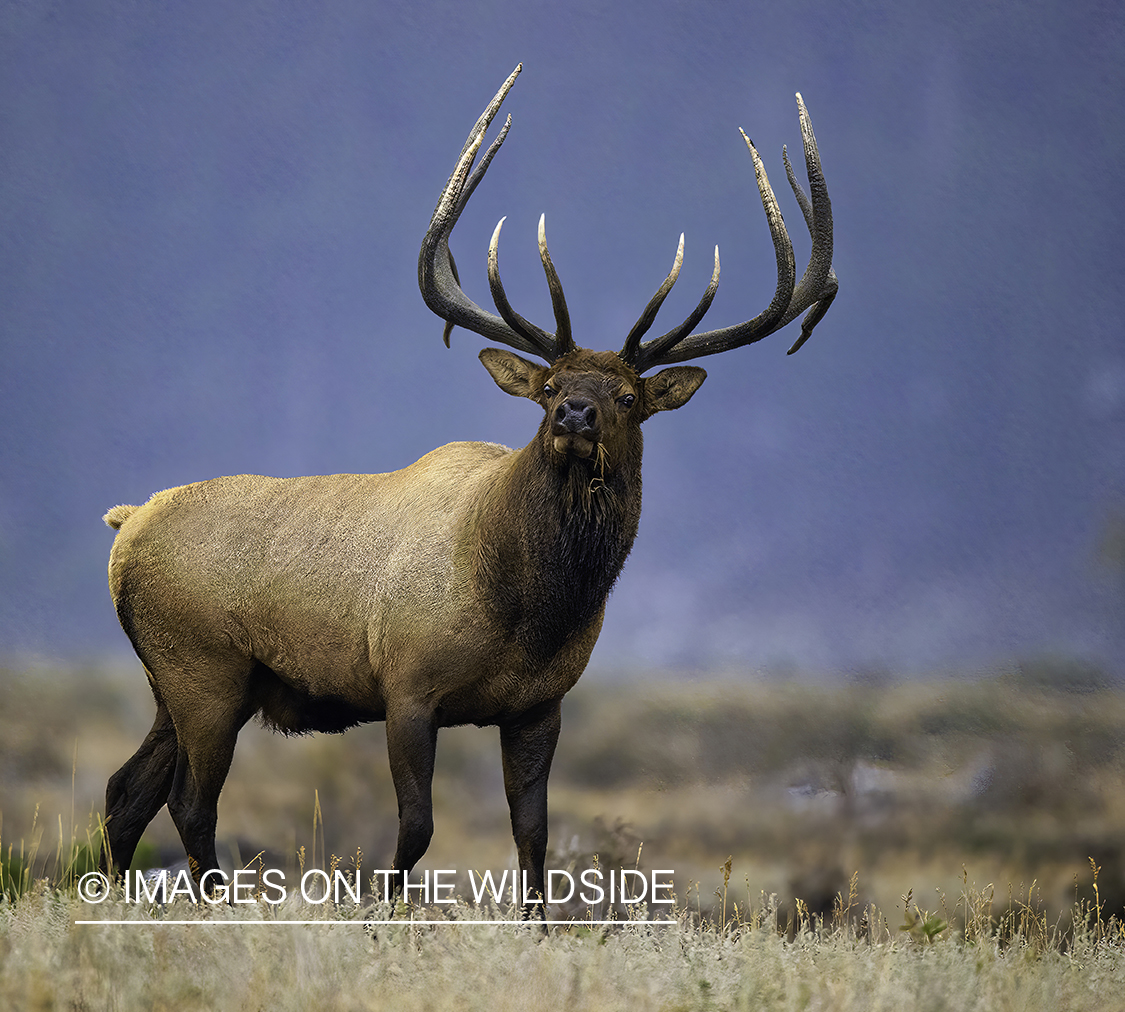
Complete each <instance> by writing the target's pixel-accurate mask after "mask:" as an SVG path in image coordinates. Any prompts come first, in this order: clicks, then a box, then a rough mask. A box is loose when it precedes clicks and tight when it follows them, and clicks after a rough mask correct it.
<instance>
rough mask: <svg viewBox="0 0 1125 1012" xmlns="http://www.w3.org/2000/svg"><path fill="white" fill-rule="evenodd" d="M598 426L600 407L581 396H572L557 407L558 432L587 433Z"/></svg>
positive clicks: (556, 430)
mask: <svg viewBox="0 0 1125 1012" xmlns="http://www.w3.org/2000/svg"><path fill="white" fill-rule="evenodd" d="M597 427H598V409H597V408H596V407H594V405H593V404H591V403H590V402H589V401H587V400H585V399H583V398H581V397H572V398H570V399H569V400H565V401H563V402H562V404H560V405H559V406H558V407H557V408H555V424H554V426H553V428H554V431H555V433H556V434H562V433H567V432H574V433H578V434H581V433H586V432H592V431H594V430H596V429H597Z"/></svg>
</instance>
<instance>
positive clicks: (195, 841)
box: [168, 672, 256, 885]
mask: <svg viewBox="0 0 1125 1012" xmlns="http://www.w3.org/2000/svg"><path fill="white" fill-rule="evenodd" d="M223 674H225V672H224V673H223ZM218 675H219V673H216V678H215V683H218V684H222V685H224V686H225V687H226V689H227V691H226V693H224V694H222V695H220V694H219V693H217V692H216V693H215V694H213V695H211V694H208V693H206V692H204V691H202V689H201V687H199V686H197V691H196V692H194V693H193V694H192V696H191V704H190V706H189V707H187V708H185V712H183V713H180V712H178V711H177V712H176V714H175V716H176V732H177V736H178V739H179V749H178V753H177V756H176V763H175V770H174V773H173V776H172V784H171V791H170V792H169V796H168V812H169V814H170V815H171V816H172V821H173V822H174V823H175V825H176V829H177V831H178V832H179V834H180V839H181V840H182V841H183V845H184V850H186V851H187V856H188V867H189V868H190V869H191V874H192V878H194V879H195V882H196V884H197V885H198V884H199V882H200V880H201V879H202V878H203V876H204V875H205V874H206V873H207V872H208V871H211V870H213V869H218V867H219V861H218V857H217V855H216V853H215V826H216V823H217V821H218V814H219V793H220V791H222V789H223V783H224V782H225V781H226V778H227V774H228V773H229V772H230V765H231V760H232V759H233V758H234V747H235V743H236V742H237V740H238V732H239V731H240V730H241V729H242V726H243V725H244V724H245V723H246V722H247V721H248V720H249V719H250V717H252V716H253V714H254V712H255V710H256V706H255V705H254V704H253V703H252V702H251V700H250V695H249V692H247V691H243V692H242V693H241V694H235V695H233V696H232V694H231V687H232V685H236V684H238V680H237V678H232V679H231V680H230V681H225V680H223V679H221V678H220V677H219V676H218ZM242 684H243V686H245V680H243V683H242Z"/></svg>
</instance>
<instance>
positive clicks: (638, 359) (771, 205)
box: [620, 92, 838, 373]
mask: <svg viewBox="0 0 1125 1012" xmlns="http://www.w3.org/2000/svg"><path fill="white" fill-rule="evenodd" d="M797 108H798V110H799V112H800V117H801V138H802V140H803V141H804V147H805V167H806V170H807V172H808V177H809V191H810V192H811V194H812V201H811V202H810V200H809V198H808V197H807V196H806V195H805V192H804V190H802V189H801V184H800V183H798V182H797V177H796V176H795V175H794V173H793V166H792V165H791V164H790V163H789V154H788V152H787V151H786V150H785V148H782V149H781V156H782V158H783V159H784V161H785V174H786V176H787V177H788V179H789V185H790V186H791V187H792V188H793V195H794V196H795V197H796V198H797V203H798V205H800V208H801V213H802V214H803V215H804V218H805V225H806V226H807V227H808V230H809V234H810V235H811V236H812V241H813V245H812V255H811V256H810V257H809V265H808V267H807V268H806V269H805V273H804V275H803V277H802V278H801V280H800V282H799V283H797V284H796V286H794V281H795V279H796V273H797V268H796V263H795V261H794V258H793V244H792V243H791V242H790V241H789V233H788V232H786V230H785V222H784V221H783V220H782V217H781V210H780V208H778V206H777V198H776V197H775V196H774V195H773V190H772V189H771V188H770V181H769V179H768V178H767V176H766V169H765V166H764V165H763V164H762V160H761V158H759V157H758V152H757V150H756V149H755V148H754V145H753V143H752V142H751V140H750V138H749V137H747V136H746V133H745V131H741V132H742V138H743V140H745V141H746V146H747V148H749V149H750V157H751V158H752V159H753V160H754V176H755V178H756V179H757V182H758V192H759V193H760V194H761V196H762V206H763V207H764V208H765V211H766V221H767V222H768V223H769V227H770V234H771V235H772V236H773V246H774V251H775V253H776V255H777V289H776V290H775V292H774V296H773V301H772V302H770V304H769V306H767V307H766V309H765V310H764V311H763V312H762V313H760V314H759V315H758V316H756V317H754V319H752V320H748V321H747V322H746V323H739V324H736V325H735V326H732V327H723V328H721V329H720V330H708V331H705V332H704V333H701V334H692V333H691V331H692V329H693V328H694V327H695V326H696V325H697V324H698V323H699V321H700V320H701V319H702V318H703V314H704V313H706V312H707V310H708V308H709V307H710V305H711V300H712V299H713V298H714V296H715V289H716V288H717V287H718V283H719V248H718V247H717V246H716V247H715V270H714V272H713V273H712V274H711V283H710V284H709V285H708V286H707V291H706V292H704V294H703V298H702V299H701V300H700V303H699V305H698V306H697V307H696V309H695V311H694V312H693V313H692V314H691V315H690V316H689V317H688V318H687V319H686V320H685V321H684V322H683V323H682V324H680V326H678V327H676V328H675V329H674V330H670V331H668V333H667V334H663V335H661V336H660V337H657V338H654V339H653V340H651V341H648V342H646V343H645V344H641V343H640V341H641V337H642V336H643V335H644V333H645V332H646V331H647V330H648V329H649V327H651V326H652V322H653V320H654V319H655V318H656V312H657V310H658V309H659V308H660V304H661V303H662V302H663V301H664V298H665V296H666V295H667V294H668V292H669V291H670V290H671V288H672V285H674V284H675V282H676V277H677V275H678V274H679V272H680V264H681V262H682V260H683V252H684V238H683V236H680V247H679V249H678V250H677V252H676V262H675V263H674V264H673V266H672V271H671V273H670V274H669V275H668V277H667V279H665V281H664V284H662V285H661V286H660V288H659V289H657V292H656V294H655V295H654V296H653V297H652V299H651V301H650V302H649V304H648V305H647V306H646V307H645V311H644V312H643V313H642V314H641V318H640V319H639V320H638V321H637V323H636V325H635V326H634V327H633V329H632V330H631V331H630V332H629V336H628V337H627V338H626V340H625V346H624V347H623V348H622V349H621V352H620V355H621V358H622V359H624V360H625V361H626V362H628V363H629V364H630V365H632V366H633V368H634V369H636V370H637V372H638V373H642V372H644V371H645V370H646V369H651V368H652V367H653V366H654V365H666V364H667V363H669V362H684V361H687V360H688V359H692V358H699V357H701V356H703V355H714V354H716V353H717V352H720V351H729V350H731V349H732V348H740V347H742V345H744V344H753V343H754V342H755V341H760V340H761V339H762V338H763V337H767V336H769V335H770V334H772V333H774V332H775V331H778V330H780V329H781V328H782V327H784V326H786V325H787V324H789V323H791V322H792V321H793V320H795V319H796V318H797V317H798V316H799V315H800V314H801V313H803V312H804V311H805V310H806V309H808V310H809V312H808V315H807V316H806V317H805V319H804V320H803V321H802V323H801V336H800V337H799V338H797V340H796V342H795V343H794V344H793V347H791V348H790V349H789V354H790V355H792V354H793V352H795V351H796V350H797V349H798V348H800V347H801V345H803V344H804V343H805V342H806V341H807V340H808V339H809V335H811V334H812V331H813V328H814V327H815V326H816V325H817V324H818V323H819V322H820V321H821V319H822V317H823V316H824V314H825V313H827V312H828V307H829V306H831V305H832V300H833V299H834V298H836V290H837V287H838V282H837V279H836V274H835V272H834V271H833V270H832V203H831V201H830V200H829V199H828V187H827V186H826V185H825V182H824V174H823V173H822V172H821V169H820V155H819V153H818V152H817V149H816V137H815V136H814V134H813V128H812V121H811V120H810V119H809V112H808V110H807V109H806V108H805V103H804V100H803V99H802V98H801V95H800V92H798V93H797ZM689 334H690V335H691V336H690V337H689V336H688V335H689Z"/></svg>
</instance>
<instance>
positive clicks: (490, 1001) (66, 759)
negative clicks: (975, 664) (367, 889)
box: [0, 660, 1125, 1010]
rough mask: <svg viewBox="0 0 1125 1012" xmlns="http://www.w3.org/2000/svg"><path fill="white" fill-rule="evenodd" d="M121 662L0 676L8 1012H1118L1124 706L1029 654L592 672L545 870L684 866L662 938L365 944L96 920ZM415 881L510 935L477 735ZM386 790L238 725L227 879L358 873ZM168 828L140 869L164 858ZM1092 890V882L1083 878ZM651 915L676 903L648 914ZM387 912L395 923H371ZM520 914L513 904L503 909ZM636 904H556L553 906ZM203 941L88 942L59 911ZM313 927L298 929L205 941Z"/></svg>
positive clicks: (471, 932)
mask: <svg viewBox="0 0 1125 1012" xmlns="http://www.w3.org/2000/svg"><path fill="white" fill-rule="evenodd" d="M152 709H153V705H152V702H151V699H150V698H149V697H148V691H147V689H146V687H145V685H144V680H143V677H142V676H141V674H140V673H139V671H117V670H109V669H90V670H71V671H65V672H60V671H53V670H37V671H36V670H25V671H21V672H18V673H16V672H6V673H4V674H3V676H2V677H0V818H2V822H0V851H2V862H0V869H2V875H3V878H2V880H0V889H2V892H3V895H4V898H3V900H0V1006H4V1005H5V1003H6V1004H7V1005H9V1006H11V1007H13V1008H24V1007H26V1008H57V1007H67V1008H121V1009H127V1008H160V1007H167V1008H177V1009H179V1008H196V1007H198V1008H232V1009H244V1008H255V1009H256V1008H270V1009H275V1008H303V1007H310V1006H311V1005H315V1006H316V1007H320V1008H341V1009H345V1008H346V1009H352V1008H356V1009H359V1008H384V1007H388V1008H389V1007H394V1008H435V1009H437V1008H445V1007H450V1008H453V1007H457V1008H473V1007H477V1006H478V1005H487V1006H488V1007H489V1008H490V1009H495V1008H504V1007H507V1006H509V1005H511V1006H512V1007H515V1006H517V1005H518V1006H519V1007H520V1008H528V1007H530V1008H536V1007H540V1006H541V1007H544V1008H546V1007H550V1008H557V1007H560V1005H563V1006H566V1007H574V1008H585V1007H591V1008H593V1007H597V1008H617V1007H622V1008H624V1007H629V1008H654V1009H679V1008H684V1009H686V1008H711V1007H714V1008H748V1009H749V1008H752V1009H774V1008H777V1009H789V1008H794V1009H795V1008H810V1009H813V1008H826V1009H850V1008H864V1009H873V1008H888V1009H889V1008H896V1009H897V1008H901V1007H909V1008H934V1009H943V1008H951V1009H953V1008H955V1009H969V1008H980V1009H994V1008H996V1009H1000V1008H1005V1009H1006V1008H1011V1009H1032V1008H1043V1009H1048V1008H1049V1009H1106V1010H1112V1009H1116V1010H1122V1009H1125V939H1123V937H1122V934H1121V928H1120V925H1121V920H1120V918H1121V915H1122V914H1123V913H1125V692H1123V691H1121V690H1120V689H1119V688H1116V687H1114V686H1113V685H1111V684H1106V682H1105V680H1104V679H1102V678H1101V677H1100V676H1099V674H1098V672H1096V671H1092V670H1089V669H1085V668H1082V667H1078V666H1075V665H1068V664H1065V663H1062V662H1058V661H1050V660H1044V661H1039V662H1036V663H1028V664H1024V665H1022V666H1013V667H1011V668H1010V669H1009V670H1005V671H1003V672H997V673H995V674H994V675H991V676H989V677H985V678H978V679H974V680H964V679H952V678H945V679H939V680H931V681H925V682H912V683H898V682H895V681H894V680H892V679H890V678H887V677H885V676H879V675H878V674H872V675H868V676H867V677H863V678H858V679H855V680H853V681H852V682H850V683H848V684H847V685H834V686H818V685H810V684H798V683H791V682H787V683H779V682H769V681H763V680H761V679H753V678H749V677H748V678H744V679H739V680H735V679H731V680H728V681H724V682H704V681H682V680H681V681H671V680H664V681H659V680H656V681H652V682H640V681H636V682H631V683H628V684H607V683H605V682H599V681H598V680H597V679H596V678H589V679H587V680H586V682H585V683H584V684H582V685H580V687H579V689H578V690H576V691H575V692H574V693H572V694H571V695H570V696H568V697H567V700H566V702H565V704H564V711H563V712H564V718H563V734H562V739H561V741H560V745H559V750H558V754H557V757H556V761H555V768H554V773H553V775H552V781H551V837H552V849H551V852H550V854H549V857H548V867H549V868H555V869H560V870H568V869H569V870H570V871H572V872H574V873H576V874H577V873H578V872H580V871H581V870H582V869H588V868H591V867H597V868H599V869H601V870H603V871H604V870H607V869H621V868H625V869H639V870H641V871H642V872H646V873H651V872H653V871H659V872H661V873H664V872H666V871H671V872H672V873H673V874H672V875H671V876H668V875H666V874H662V875H661V877H662V878H668V877H672V878H673V880H674V883H675V886H674V891H675V898H676V903H675V905H674V906H672V907H670V908H668V907H665V908H660V909H659V910H658V909H657V908H655V907H651V906H650V907H649V908H648V910H647V916H649V917H651V918H656V917H660V918H662V919H663V918H668V917H671V919H673V920H674V921H675V922H676V923H675V924H674V925H673V926H666V927H654V926H651V925H642V924H636V923H634V924H625V925H623V926H621V927H609V926H593V927H585V928H581V927H579V928H555V929H553V930H552V933H551V935H550V936H548V937H547V938H546V939H540V937H539V935H538V934H537V933H535V932H533V931H530V929H527V928H523V927H513V926H506V927H505V926H501V927H479V926H470V925H466V924H460V925H450V926H444V925H437V926H424V925H422V926H420V925H415V926H408V925H406V924H397V923H396V924H395V925H392V926H385V925H383V926H378V927H375V928H372V927H370V926H368V927H366V928H365V927H364V926H363V923H362V922H363V921H364V919H365V918H366V919H368V920H370V919H371V918H373V917H374V918H376V919H378V918H379V917H380V916H381V914H380V908H371V907H363V906H361V907H358V908H357V907H354V906H348V905H347V904H346V903H345V904H343V905H341V906H339V907H336V906H334V905H332V904H321V905H316V904H311V905H310V904H303V903H302V902H301V901H300V900H299V898H298V897H296V896H290V897H289V898H288V899H287V900H286V902H285V903H284V904H281V905H279V906H276V907H274V906H270V907H269V908H268V909H267V908H266V907H264V906H263V905H262V904H261V903H260V902H259V903H254V904H250V905H248V906H244V907H221V908H211V907H207V906H200V907H197V906H194V905H192V904H190V903H188V902H186V901H184V900H180V901H177V902H174V903H171V904H168V905H164V904H161V903H147V902H146V903H143V904H136V903H126V902H125V901H124V899H123V898H122V896H121V895H120V892H118V893H117V894H116V895H115V897H114V898H111V899H110V900H109V901H108V902H106V903H102V904H99V905H92V904H87V903H83V902H82V901H81V900H80V899H79V898H78V894H77V892H76V890H75V887H74V883H75V880H76V878H77V875H78V874H79V873H81V872H82V871H84V870H87V869H88V867H89V860H90V848H91V847H93V848H96V846H97V819H98V815H99V814H100V811H101V798H102V794H103V791H104V787H105V781H106V778H107V777H108V776H109V774H110V773H112V772H113V770H115V769H116V768H117V767H118V766H119V765H120V764H121V763H122V762H123V761H124V760H125V759H126V758H128V756H129V755H130V754H131V753H132V751H133V750H134V748H135V747H136V745H137V744H138V743H139V742H140V740H141V738H142V737H143V735H144V733H145V732H146V731H147V728H148V723H149V721H150V719H151V713H152ZM434 793H435V806H436V810H435V822H436V831H435V835H434V841H433V844H432V846H431V849H430V852H429V853H428V854H427V855H426V858H425V861H424V863H423V865H422V866H421V867H420V868H419V869H418V872H419V874H421V873H422V872H423V871H424V870H431V871H433V870H436V869H451V870H455V871H456V875H455V889H454V893H455V895H456V896H457V897H459V900H460V902H458V903H457V904H455V905H453V906H441V907H439V906H434V905H432V904H431V905H428V906H427V905H425V904H423V903H421V902H418V903H416V904H415V906H414V909H413V911H412V912H411V914H404V913H403V911H401V910H400V911H399V914H398V920H400V921H401V919H402V918H403V916H413V917H415V918H416V919H447V918H454V919H460V920H462V921H463V920H465V919H472V918H474V917H487V918H496V917H502V916H504V914H505V908H504V907H503V905H501V906H500V907H497V906H495V905H492V904H490V905H489V906H488V907H487V908H486V909H477V908H475V907H473V905H472V904H471V902H470V901H471V899H472V897H471V896H470V888H471V885H470V881H469V870H470V869H474V870H476V871H478V872H479V871H481V870H482V869H491V870H493V871H494V872H495V873H496V875H497V877H499V873H500V871H501V870H502V869H506V868H508V867H510V866H511V864H512V861H513V847H512V843H511V837H510V834H509V828H508V823H507V812H506V807H505V802H504V796H503V789H502V784H501V776H500V761H499V742H498V736H497V734H496V732H495V729H483V730H482V729H476V728H458V729H453V730H449V731H443V732H442V734H441V736H440V737H439V743H438V768H437V773H436V776H435V784H434ZM395 811H396V806H395V800H394V792H393V789H392V786H391V782H390V774H389V772H388V769H387V760H386V751H385V739H384V737H383V732H382V726H381V725H371V726H369V727H363V728H356V729H354V730H352V731H350V732H348V733H347V734H346V735H342V736H310V737H305V738H291V739H285V738H282V737H280V736H278V735H273V734H270V733H268V732H266V731H264V730H262V729H261V728H258V727H256V726H249V727H247V728H246V730H245V731H244V732H243V735H242V737H241V738H240V742H239V749H238V752H237V753H236V756H235V762H234V767H233V769H232V771H231V775H230V778H229V779H228V781H227V786H226V788H225V790H224V793H223V797H222V800H221V803H220V808H219V836H220V841H221V843H222V845H223V847H222V849H223V851H224V853H225V855H226V856H227V858H228V860H229V865H230V868H231V869H232V870H233V868H234V867H241V866H244V865H248V866H252V867H257V868H277V869H281V870H282V871H283V873H284V874H285V876H286V877H287V880H288V881H290V882H295V881H297V879H298V878H299V875H300V872H301V871H303V870H305V869H310V868H314V867H315V868H326V869H329V870H331V869H333V868H334V867H342V868H354V866H355V864H356V862H357V861H358V862H359V863H360V866H361V868H362V869H365V870H367V871H371V870H373V869H376V868H379V867H381V866H382V865H384V864H385V863H386V862H387V861H388V860H389V857H390V854H391V852H392V851H393V846H394V836H395V830H396V825H395ZM182 856H183V851H182V847H181V846H180V843H179V840H178V837H177V836H176V833H175V830H174V829H173V827H172V825H171V821H170V820H169V819H168V818H167V815H166V814H165V813H162V814H161V815H160V816H159V817H158V818H157V820H156V821H155V822H154V823H153V825H152V826H151V827H150V831H149V833H148V835H147V836H146V840H145V842H144V844H143V846H142V848H141V850H140V852H139V854H138V863H137V864H136V865H135V867H156V866H172V867H173V868H174V862H176V861H177V860H179V859H180V858H182ZM1095 876H1096V877H1095ZM665 911H669V912H668V913H666V912H665ZM386 913H388V911H386V910H382V914H384V915H385V914H386ZM509 913H510V911H509ZM643 913H644V911H643V909H642V908H638V907H628V908H627V907H626V906H624V905H621V904H616V905H614V906H613V907H610V906H609V905H608V904H607V903H604V902H603V903H601V904H597V905H592V904H588V903H587V904H582V903H580V902H578V901H577V900H573V899H572V901H571V902H569V903H563V904H556V905H554V906H553V907H552V908H551V916H552V917H557V918H567V917H574V918H577V919H579V920H581V919H583V918H585V919H589V918H591V917H592V918H594V919H608V918H618V919H627V918H629V917H630V916H633V917H637V916H640V915H642V914H643ZM89 918H97V919H123V920H130V921H137V920H138V919H140V920H143V921H151V920H153V919H156V920H162V921H165V922H166V921H168V920H179V919H186V920H192V921H200V920H205V921H208V922H211V923H208V924H199V925H196V924H190V925H182V926H177V925H171V924H167V923H164V924H161V925H152V924H144V925H136V924H132V925H128V926H116V927H104V926H103V927H96V926H76V925H75V924H74V922H75V921H76V920H82V919H89ZM247 918H250V919H255V918H258V919H269V918H272V919H273V920H275V921H276V920H278V919H281V920H285V919H314V920H318V921H325V922H331V923H330V924H329V923H325V924H324V925H316V926H285V925H280V924H276V923H275V924H270V925H259V924H232V923H224V924H222V925H218V924H214V923H213V922H214V921H215V920H222V921H224V922H229V921H231V920H236V921H237V920H246V919H247Z"/></svg>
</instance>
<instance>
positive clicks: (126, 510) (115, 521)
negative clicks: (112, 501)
mask: <svg viewBox="0 0 1125 1012" xmlns="http://www.w3.org/2000/svg"><path fill="white" fill-rule="evenodd" d="M136 510H137V507H136V506H114V507H113V509H111V510H110V511H109V512H108V513H107V514H106V515H105V516H104V517H102V519H103V520H104V521H105V522H106V524H107V525H108V526H110V527H112V528H113V529H114V530H115V531H118V530H120V529H121V525H122V524H123V523H125V521H126V520H128V519H129V517H131V516H132V515H133V514H134V513H135V512H136Z"/></svg>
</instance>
